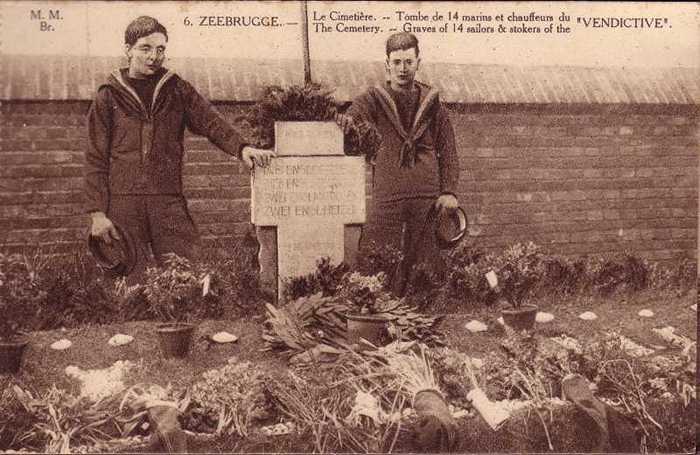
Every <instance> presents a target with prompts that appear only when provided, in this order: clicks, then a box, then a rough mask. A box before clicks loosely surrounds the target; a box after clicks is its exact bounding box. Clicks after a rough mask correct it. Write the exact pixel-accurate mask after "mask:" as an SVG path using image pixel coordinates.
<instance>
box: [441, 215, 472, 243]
mask: <svg viewBox="0 0 700 455" xmlns="http://www.w3.org/2000/svg"><path fill="white" fill-rule="evenodd" d="M468 226H469V223H468V221H467V215H466V213H464V210H462V208H461V207H457V209H456V210H452V211H448V210H443V211H442V213H439V214H438V217H437V223H436V227H435V236H436V237H437V244H438V246H439V247H440V248H441V249H443V250H444V249H449V248H454V247H455V246H457V244H458V243H459V242H460V241H461V240H462V239H463V238H464V236H465V234H466V233H467V227H468Z"/></svg>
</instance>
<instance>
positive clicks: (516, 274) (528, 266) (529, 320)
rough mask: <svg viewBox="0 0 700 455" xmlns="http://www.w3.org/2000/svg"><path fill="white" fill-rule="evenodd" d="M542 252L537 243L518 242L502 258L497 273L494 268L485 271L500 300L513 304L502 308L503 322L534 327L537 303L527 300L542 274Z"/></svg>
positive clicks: (519, 327)
mask: <svg viewBox="0 0 700 455" xmlns="http://www.w3.org/2000/svg"><path fill="white" fill-rule="evenodd" d="M541 256H542V255H541V252H540V250H539V247H538V246H537V245H535V244H534V243H532V242H530V243H527V244H525V245H523V244H520V243H518V244H516V245H513V246H512V247H510V248H508V249H507V250H506V251H505V252H504V254H503V255H502V256H501V257H500V258H499V261H498V262H500V264H499V267H498V275H496V272H495V271H493V270H492V271H490V272H489V273H487V274H486V275H487V276H486V278H487V280H488V281H489V285H490V286H491V288H492V289H493V290H494V291H495V292H496V294H497V295H498V297H499V302H500V303H501V304H509V305H510V306H511V308H510V309H502V310H501V316H502V317H503V322H504V323H505V324H506V325H508V326H509V327H511V328H513V329H515V330H531V329H532V328H533V327H534V325H535V317H536V316H537V306H535V305H532V304H525V302H526V301H527V299H528V297H529V296H530V295H531V294H532V292H533V291H534V289H535V288H536V286H537V284H538V283H539V281H540V279H541V277H542V274H543V271H542V268H543V263H542V260H541Z"/></svg>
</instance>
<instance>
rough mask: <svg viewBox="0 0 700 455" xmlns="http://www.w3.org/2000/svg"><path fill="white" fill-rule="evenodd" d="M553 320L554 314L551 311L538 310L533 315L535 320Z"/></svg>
mask: <svg viewBox="0 0 700 455" xmlns="http://www.w3.org/2000/svg"><path fill="white" fill-rule="evenodd" d="M553 320H554V315H553V314H552V313H545V312H542V311H538V312H537V315H536V316H535V322H551V321H553Z"/></svg>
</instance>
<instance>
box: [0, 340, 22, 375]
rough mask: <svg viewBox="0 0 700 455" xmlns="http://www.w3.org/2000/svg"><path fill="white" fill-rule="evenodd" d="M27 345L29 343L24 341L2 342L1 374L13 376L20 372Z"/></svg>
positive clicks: (0, 345)
mask: <svg viewBox="0 0 700 455" xmlns="http://www.w3.org/2000/svg"><path fill="white" fill-rule="evenodd" d="M27 344H29V341H27V340H24V339H16V340H9V341H0V374H12V373H17V372H18V371H19V369H20V366H21V365H22V356H23V355H24V349H25V348H26V347H27Z"/></svg>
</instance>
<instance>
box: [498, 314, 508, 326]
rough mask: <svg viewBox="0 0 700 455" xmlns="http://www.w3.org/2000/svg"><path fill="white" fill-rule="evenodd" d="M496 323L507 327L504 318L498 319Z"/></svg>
mask: <svg viewBox="0 0 700 455" xmlns="http://www.w3.org/2000/svg"><path fill="white" fill-rule="evenodd" d="M496 322H498V323H499V324H501V325H506V323H505V321H504V320H503V316H501V317H499V318H498V319H496Z"/></svg>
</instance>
